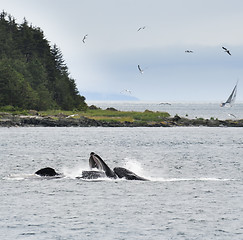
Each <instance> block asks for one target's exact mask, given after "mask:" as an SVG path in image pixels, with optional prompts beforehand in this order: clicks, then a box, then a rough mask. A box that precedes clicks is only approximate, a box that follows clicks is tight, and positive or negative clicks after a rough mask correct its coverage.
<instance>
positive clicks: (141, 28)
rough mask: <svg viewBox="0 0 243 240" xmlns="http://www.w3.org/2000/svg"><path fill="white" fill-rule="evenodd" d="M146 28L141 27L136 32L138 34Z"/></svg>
mask: <svg viewBox="0 0 243 240" xmlns="http://www.w3.org/2000/svg"><path fill="white" fill-rule="evenodd" d="M145 28H146V27H145V26H143V27H140V28H139V29H138V30H137V31H138V32H139V31H140V30H144V29H145Z"/></svg>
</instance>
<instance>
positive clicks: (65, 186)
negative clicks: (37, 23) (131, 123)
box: [0, 127, 243, 240]
mask: <svg viewBox="0 0 243 240" xmlns="http://www.w3.org/2000/svg"><path fill="white" fill-rule="evenodd" d="M0 139H1V141H0V159H1V169H0V181H1V196H0V200H1V205H0V213H1V214H0V239H6V240H8V239H9V240H10V239H11V240H12V239H24V240H25V239H31V240H32V239H36V240H42V239H43V240H44V239H60V240H64V239H68V240H70V239H92V240H94V239H119V240H122V239H153V240H154V239H155V240H157V239H158V240H159V239H190V240H191V239H220V240H222V239H237V240H238V239H243V227H242V226H243V205H242V201H243V181H242V180H243V177H242V176H243V170H242V163H243V162H242V156H243V148H242V144H243V129H242V128H206V127H198V128H196V127H190V128H187V127H185V128H42V127H38V128H35V127H33V128H1V129H0ZM92 151H94V152H96V153H97V154H99V155H100V156H101V157H102V158H103V159H104V160H105V161H106V163H107V164H108V165H109V166H110V167H111V168H113V167H116V166H121V167H126V168H129V169H130V170H132V171H134V172H136V173H137V174H139V175H141V176H143V177H146V178H148V179H150V180H151V181H149V182H142V181H127V180H123V179H122V180H110V179H100V180H93V181H92V180H89V181H87V180H86V181H85V180H80V179H76V178H75V177H76V176H80V174H81V173H82V170H87V169H88V158H89V154H90V152H92ZM46 166H50V167H53V168H55V169H56V170H57V171H58V172H62V173H64V174H65V177H64V178H59V179H50V178H42V177H38V176H35V175H34V174H33V173H34V172H35V171H36V170H38V169H40V168H42V167H46Z"/></svg>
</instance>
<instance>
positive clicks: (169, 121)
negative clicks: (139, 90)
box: [0, 114, 243, 127]
mask: <svg viewBox="0 0 243 240" xmlns="http://www.w3.org/2000/svg"><path fill="white" fill-rule="evenodd" d="M195 126H205V127H243V119H239V120H218V119H203V118H198V119H188V118H182V117H180V116H174V117H168V118H164V119H163V120H162V121H161V122H151V121H143V122H129V121H124V122H120V121H117V120H116V121H104V120H95V119H91V118H87V117H83V116H81V117H79V118H72V117H63V116H60V117H53V116H45V117H42V116H32V115H27V116H26V115H12V114H7V115H5V116H2V117H1V118H0V127H195Z"/></svg>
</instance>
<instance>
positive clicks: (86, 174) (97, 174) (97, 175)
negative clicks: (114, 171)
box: [77, 171, 106, 179]
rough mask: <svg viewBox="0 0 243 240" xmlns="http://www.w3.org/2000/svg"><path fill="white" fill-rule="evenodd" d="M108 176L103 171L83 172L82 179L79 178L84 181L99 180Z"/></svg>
mask: <svg viewBox="0 0 243 240" xmlns="http://www.w3.org/2000/svg"><path fill="white" fill-rule="evenodd" d="M105 177H106V174H105V172H103V171H82V177H77V178H83V179H98V178H105Z"/></svg>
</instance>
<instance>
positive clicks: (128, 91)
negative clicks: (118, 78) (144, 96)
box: [121, 89, 132, 94]
mask: <svg viewBox="0 0 243 240" xmlns="http://www.w3.org/2000/svg"><path fill="white" fill-rule="evenodd" d="M124 92H126V93H129V94H132V91H131V90H128V89H124V90H122V91H121V93H124Z"/></svg>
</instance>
